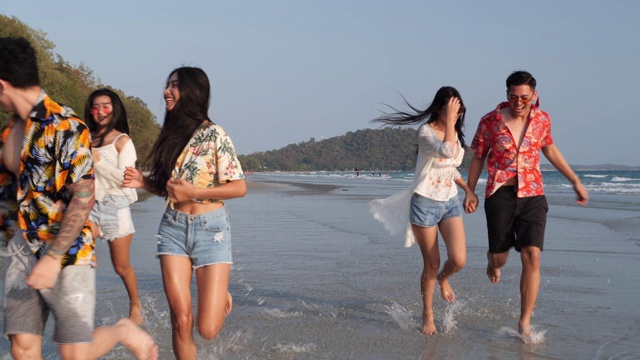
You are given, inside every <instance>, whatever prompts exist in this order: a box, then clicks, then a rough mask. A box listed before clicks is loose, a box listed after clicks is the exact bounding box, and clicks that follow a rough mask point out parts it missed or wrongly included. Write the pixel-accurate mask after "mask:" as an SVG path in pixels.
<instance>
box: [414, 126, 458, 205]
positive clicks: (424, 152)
mask: <svg viewBox="0 0 640 360" xmlns="http://www.w3.org/2000/svg"><path fill="white" fill-rule="evenodd" d="M456 152H457V154H456ZM463 157H464V149H463V148H462V146H460V142H459V141H456V145H452V144H451V143H450V142H443V141H442V140H440V139H439V138H438V136H437V135H436V132H435V130H433V128H432V127H431V126H430V125H429V124H424V125H422V126H420V129H418V159H417V160H416V171H415V175H414V180H413V183H414V185H415V186H416V188H415V190H414V192H415V193H417V194H419V195H422V196H424V197H426V198H429V199H432V200H437V201H447V200H449V199H451V198H452V197H454V196H456V195H458V187H457V186H456V183H455V180H456V179H459V178H462V175H460V172H459V171H458V169H456V168H457V167H458V166H460V164H462V158H463ZM431 159H433V160H431ZM430 161H431V167H430V168H428V169H425V167H426V166H428V165H429V162H430Z"/></svg>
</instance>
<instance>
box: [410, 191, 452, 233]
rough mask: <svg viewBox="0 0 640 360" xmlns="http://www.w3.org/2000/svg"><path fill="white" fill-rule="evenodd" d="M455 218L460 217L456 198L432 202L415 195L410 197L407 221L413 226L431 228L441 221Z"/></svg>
mask: <svg viewBox="0 0 640 360" xmlns="http://www.w3.org/2000/svg"><path fill="white" fill-rule="evenodd" d="M456 216H462V210H461V207H460V200H458V196H454V197H452V198H451V199H449V200H447V201H437V200H432V199H429V198H426V197H424V196H421V195H418V194H415V193H414V194H413V196H412V197H411V213H410V215H409V221H410V222H411V224H413V225H418V226H422V227H432V226H436V225H438V223H439V222H440V221H442V220H446V219H448V218H452V217H456Z"/></svg>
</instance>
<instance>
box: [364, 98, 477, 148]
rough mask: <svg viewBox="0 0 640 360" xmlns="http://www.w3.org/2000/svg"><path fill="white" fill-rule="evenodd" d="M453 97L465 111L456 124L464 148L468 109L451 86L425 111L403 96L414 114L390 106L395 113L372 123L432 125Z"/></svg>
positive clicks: (387, 114)
mask: <svg viewBox="0 0 640 360" xmlns="http://www.w3.org/2000/svg"><path fill="white" fill-rule="evenodd" d="M452 97H457V98H458V99H460V108H461V109H463V111H462V115H461V116H460V118H459V119H458V121H457V122H456V126H455V129H456V132H457V133H458V140H459V141H460V145H462V147H464V146H465V144H464V133H463V130H464V117H465V115H466V113H467V110H466V108H465V107H464V103H463V102H462V97H461V96H460V93H459V92H458V90H456V89H455V88H454V87H451V86H443V87H441V88H440V89H438V91H437V92H436V95H435V96H434V98H433V101H432V102H431V105H429V107H427V108H426V109H425V110H420V109H418V108H416V107H414V106H413V105H411V104H409V102H408V101H407V99H405V97H404V96H403V97H402V99H403V100H404V102H405V104H406V105H407V106H408V107H409V108H410V109H411V111H412V112H406V111H402V110H397V109H396V108H394V107H392V106H389V107H390V108H391V109H392V110H393V111H394V112H392V113H385V114H383V115H382V116H380V117H378V118H376V119H373V120H372V122H381V123H383V124H385V125H413V124H419V123H423V122H426V123H427V124H430V123H432V122H435V121H437V120H438V115H440V112H441V111H444V109H445V107H446V106H447V103H448V102H449V99H450V98H452Z"/></svg>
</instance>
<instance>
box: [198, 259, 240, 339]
mask: <svg viewBox="0 0 640 360" xmlns="http://www.w3.org/2000/svg"><path fill="white" fill-rule="evenodd" d="M230 272H231V264H213V265H208V266H203V267H200V268H197V269H196V282H197V284H198V332H199V333H200V335H201V336H202V337H203V338H204V339H207V340H213V339H215V338H216V337H218V334H219V333H220V330H222V326H223V325H224V320H225V318H226V317H227V314H228V313H229V312H231V306H232V305H231V301H232V298H231V294H230V293H229V274H230Z"/></svg>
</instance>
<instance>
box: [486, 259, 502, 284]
mask: <svg viewBox="0 0 640 360" xmlns="http://www.w3.org/2000/svg"><path fill="white" fill-rule="evenodd" d="M487 276H488V277H489V281H491V282H492V283H494V284H497V283H498V282H499V281H500V268H495V267H493V265H492V264H491V257H490V255H489V253H487Z"/></svg>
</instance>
